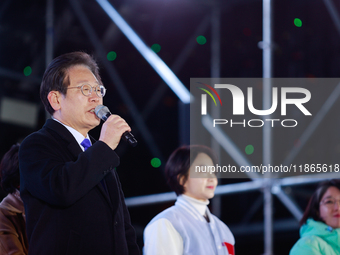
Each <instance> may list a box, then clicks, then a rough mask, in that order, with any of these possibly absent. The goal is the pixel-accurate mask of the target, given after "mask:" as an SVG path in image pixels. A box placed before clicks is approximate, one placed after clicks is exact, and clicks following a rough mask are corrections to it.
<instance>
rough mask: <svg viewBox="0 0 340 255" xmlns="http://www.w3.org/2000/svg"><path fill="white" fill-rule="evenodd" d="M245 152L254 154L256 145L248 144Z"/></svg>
mask: <svg viewBox="0 0 340 255" xmlns="http://www.w3.org/2000/svg"><path fill="white" fill-rule="evenodd" d="M245 152H246V153H247V155H251V154H253V152H254V146H253V145H251V144H249V145H247V146H246V148H245Z"/></svg>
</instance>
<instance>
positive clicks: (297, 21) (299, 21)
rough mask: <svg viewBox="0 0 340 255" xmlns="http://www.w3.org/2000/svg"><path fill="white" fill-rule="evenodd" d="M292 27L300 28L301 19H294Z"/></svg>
mask: <svg viewBox="0 0 340 255" xmlns="http://www.w3.org/2000/svg"><path fill="white" fill-rule="evenodd" d="M294 25H295V26H297V27H301V26H302V21H301V19H298V18H296V19H294Z"/></svg>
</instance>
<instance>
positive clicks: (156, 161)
mask: <svg viewBox="0 0 340 255" xmlns="http://www.w3.org/2000/svg"><path fill="white" fill-rule="evenodd" d="M161 164H162V163H161V160H160V159H159V158H153V159H151V165H152V166H153V167H154V168H157V167H160V166H161Z"/></svg>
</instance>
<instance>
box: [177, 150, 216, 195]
mask: <svg viewBox="0 0 340 255" xmlns="http://www.w3.org/2000/svg"><path fill="white" fill-rule="evenodd" d="M213 165H214V164H213V161H212V159H211V158H210V157H209V156H208V155H207V154H205V153H199V154H198V155H197V157H196V159H195V160H194V162H193V163H192V165H191V166H190V168H189V175H188V179H187V181H186V182H185V184H184V185H183V186H184V193H183V194H184V195H187V196H189V197H192V198H196V199H198V200H202V201H206V200H208V199H210V198H213V197H214V193H215V188H216V185H217V178H216V175H215V174H210V173H209V172H208V173H206V172H205V173H204V172H201V173H197V172H195V169H197V168H196V166H199V167H201V169H202V166H203V167H204V166H213Z"/></svg>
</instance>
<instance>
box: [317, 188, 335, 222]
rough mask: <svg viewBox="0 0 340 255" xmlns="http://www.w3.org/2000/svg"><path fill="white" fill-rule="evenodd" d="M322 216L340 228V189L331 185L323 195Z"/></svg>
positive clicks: (320, 210) (321, 203) (325, 220)
mask: <svg viewBox="0 0 340 255" xmlns="http://www.w3.org/2000/svg"><path fill="white" fill-rule="evenodd" d="M319 212H320V218H321V219H322V220H323V221H324V222H325V223H326V224H327V225H328V226H331V227H332V228H340V190H339V189H338V188H336V187H329V188H328V189H327V191H326V193H325V194H324V195H323V197H322V199H321V202H320V207H319Z"/></svg>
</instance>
